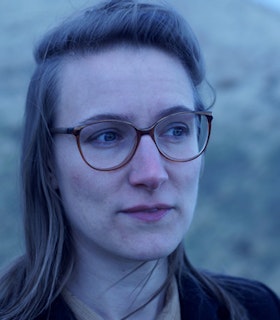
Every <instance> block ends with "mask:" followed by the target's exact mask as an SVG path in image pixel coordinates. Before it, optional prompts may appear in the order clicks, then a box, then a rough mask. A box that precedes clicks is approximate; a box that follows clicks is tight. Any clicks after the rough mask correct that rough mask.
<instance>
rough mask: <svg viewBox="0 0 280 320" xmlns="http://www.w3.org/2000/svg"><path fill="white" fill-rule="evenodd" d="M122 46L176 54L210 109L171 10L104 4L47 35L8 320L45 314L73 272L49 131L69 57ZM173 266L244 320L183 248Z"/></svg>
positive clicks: (4, 283) (32, 96) (36, 78)
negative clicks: (53, 172) (52, 175)
mask: <svg viewBox="0 0 280 320" xmlns="http://www.w3.org/2000/svg"><path fill="white" fill-rule="evenodd" d="M119 43H128V44H130V45H134V46H141V45H148V46H154V47H157V48H160V49H162V50H164V51H167V52H169V53H171V54H173V55H174V56H176V57H178V58H179V59H180V61H181V62H182V64H183V66H184V67H185V68H186V69H187V70H188V73H189V75H190V78H191V80H192V84H193V90H194V96H195V98H196V109H198V110H205V109H206V108H208V106H205V105H204V103H203V100H202V97H201V95H200V94H199V87H200V85H201V84H202V83H203V82H205V74H204V63H203V59H202V56H201V53H200V48H199V45H198V42H197V40H196V37H195V36H194V34H193V32H192V30H191V28H190V27H189V25H188V24H187V23H186V21H185V20H184V19H183V18H182V17H181V16H180V15H179V14H178V13H176V12H175V11H174V10H173V9H172V8H169V7H167V6H163V5H159V4H156V3H153V2H152V1H149V2H148V1H147V2H144V1H143V2H142V1H134V0H111V1H106V2H103V3H100V4H99V5H97V6H94V7H91V8H89V9H87V10H84V11H82V12H79V13H78V14H77V15H74V16H72V17H70V18H69V19H68V20H66V21H64V22H63V23H62V24H61V25H59V26H58V27H56V28H55V29H53V30H51V31H50V32H49V33H47V34H46V35H45V36H44V37H43V39H42V40H41V42H40V43H39V45H38V46H37V48H36V50H35V53H34V55H35V60H36V63H37V67H36V70H35V72H34V74H33V77H32V79H31V82H30V85H29V90H28V94H27V100H26V111H25V125H24V136H23V143H22V159H21V172H22V184H23V186H22V188H23V208H24V223H25V239H26V253H25V254H24V256H22V257H21V258H19V259H18V260H17V261H16V262H15V263H14V265H13V266H12V267H11V268H10V269H9V271H8V272H7V273H6V274H5V275H4V276H3V277H2V279H1V284H0V316H1V317H4V318H5V319H7V320H9V319H22V320H30V319H33V318H35V317H36V316H38V315H39V314H40V313H41V312H42V311H44V310H46V309H47V308H48V307H49V306H50V304H51V303H52V301H53V300H54V299H55V298H56V297H57V296H58V295H59V294H60V292H61V290H62V288H63V286H64V284H65V282H66V281H67V279H68V278H69V275H70V273H71V270H72V267H73V255H72V254H71V250H72V240H71V230H70V228H69V225H68V223H67V220H66V218H65V215H64V209H63V206H62V203H61V200H60V197H59V194H58V192H57V191H56V190H54V189H53V186H52V183H51V178H50V172H51V170H52V168H51V166H52V165H51V159H52V136H51V134H50V128H51V127H52V125H53V121H54V117H55V110H56V107H57V105H58V103H59V96H60V94H59V85H60V79H59V73H60V72H59V71H60V69H61V66H62V64H63V62H64V61H65V59H66V58H67V57H68V56H72V55H83V54H88V53H92V52H97V51H98V50H101V49H103V48H104V47H106V46H110V45H114V44H119ZM169 262H170V276H173V275H174V274H175V275H176V276H177V277H178V279H179V280H180V277H181V275H182V274H184V273H186V274H187V275H188V276H190V277H192V278H193V279H194V280H195V281H196V282H197V283H199V284H200V285H201V287H202V288H203V290H205V291H206V292H207V293H208V294H210V295H212V296H214V297H215V298H216V299H217V300H218V301H219V302H220V303H221V304H223V305H225V306H226V308H227V309H228V312H229V314H230V319H232V320H237V319H238V320H240V319H243V311H242V308H241V307H240V306H239V305H238V303H237V302H236V301H235V300H234V299H233V298H232V297H231V296H230V294H229V293H227V292H226V291H225V290H224V289H223V286H222V285H220V284H219V282H218V281H216V280H215V278H214V277H211V276H209V275H206V274H204V273H201V272H199V271H198V270H196V269H195V268H193V267H192V266H191V264H190V263H189V261H188V260H187V258H186V255H185V253H184V249H183V246H182V245H181V246H179V248H178V249H177V250H176V251H175V252H174V253H173V254H172V255H171V256H170V257H169ZM179 283H180V281H179ZM240 310H241V311H240Z"/></svg>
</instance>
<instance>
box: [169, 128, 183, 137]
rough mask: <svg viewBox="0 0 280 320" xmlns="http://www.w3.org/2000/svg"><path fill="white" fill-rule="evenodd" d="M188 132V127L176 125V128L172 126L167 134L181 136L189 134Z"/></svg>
mask: <svg viewBox="0 0 280 320" xmlns="http://www.w3.org/2000/svg"><path fill="white" fill-rule="evenodd" d="M187 134H188V129H187V128H186V127H183V126H181V127H179V126H177V127H174V128H170V129H169V130H168V131H167V135H171V136H174V137H181V136H183V135H187Z"/></svg>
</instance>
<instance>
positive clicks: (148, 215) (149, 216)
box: [122, 204, 173, 222]
mask: <svg viewBox="0 0 280 320" xmlns="http://www.w3.org/2000/svg"><path fill="white" fill-rule="evenodd" d="M172 210H173V207H171V206H168V205H162V204H159V205H152V206H145V205H144V206H142V205H140V206H135V207H131V208H128V209H125V210H123V211H122V213H124V214H126V215H128V216H130V217H132V218H136V219H138V220H142V221H146V222H156V221H159V220H161V219H163V218H164V217H165V216H166V215H167V214H169V213H170V212H171V211H172Z"/></svg>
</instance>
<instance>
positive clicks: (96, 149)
mask: <svg viewBox="0 0 280 320" xmlns="http://www.w3.org/2000/svg"><path fill="white" fill-rule="evenodd" d="M212 119H213V116H212V113H211V112H203V111H186V112H178V113H174V114H171V115H168V116H166V117H163V118H161V119H159V120H158V121H157V122H155V123H154V124H153V125H152V126H150V127H149V128H146V129H139V128H137V127H135V126H134V125H133V124H132V123H130V122H127V121H121V120H116V119H106V120H98V121H93V122H91V123H89V124H86V125H83V126H79V127H74V128H53V129H51V132H52V133H53V134H72V135H74V136H75V137H76V141H77V146H78V149H79V152H80V154H81V156H82V158H83V160H84V161H85V163H86V164H87V165H89V166H90V167H91V168H93V169H96V170H101V171H110V170H115V169H119V168H121V167H123V166H124V165H126V164H127V163H128V162H129V161H130V160H131V159H132V157H133V155H134V154H135V152H136V150H137V147H138V145H139V142H140V140H141V137H142V136H144V135H149V136H150V137H151V138H152V139H153V141H154V143H155V145H156V147H157V149H158V151H159V153H160V154H161V155H162V156H163V157H165V158H166V159H168V160H171V161H177V162H187V161H191V160H194V159H196V158H197V157H199V156H200V155H201V154H202V153H203V152H204V151H205V149H206V147H207V144H208V142H209V138H210V133H211V122H212Z"/></svg>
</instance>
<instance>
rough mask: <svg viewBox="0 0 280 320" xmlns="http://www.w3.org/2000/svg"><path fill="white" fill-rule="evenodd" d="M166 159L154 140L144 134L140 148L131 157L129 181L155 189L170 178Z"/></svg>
mask: <svg viewBox="0 0 280 320" xmlns="http://www.w3.org/2000/svg"><path fill="white" fill-rule="evenodd" d="M166 161H167V160H166V159H164V158H163V157H162V156H161V154H160V153H159V151H158V149H157V147H156V145H155V143H154V141H153V140H152V138H151V137H150V136H148V135H144V136H142V138H141V140H140V142H139V145H138V148H137V150H136V152H135V154H134V156H133V158H132V159H131V167H130V168H131V170H130V173H129V182H130V184H131V185H134V186H142V187H144V188H145V189H147V190H149V191H155V190H157V189H159V188H160V186H161V185H162V184H163V183H164V182H165V181H166V180H167V179H168V173H167V171H166V169H165V166H164V162H166Z"/></svg>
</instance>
